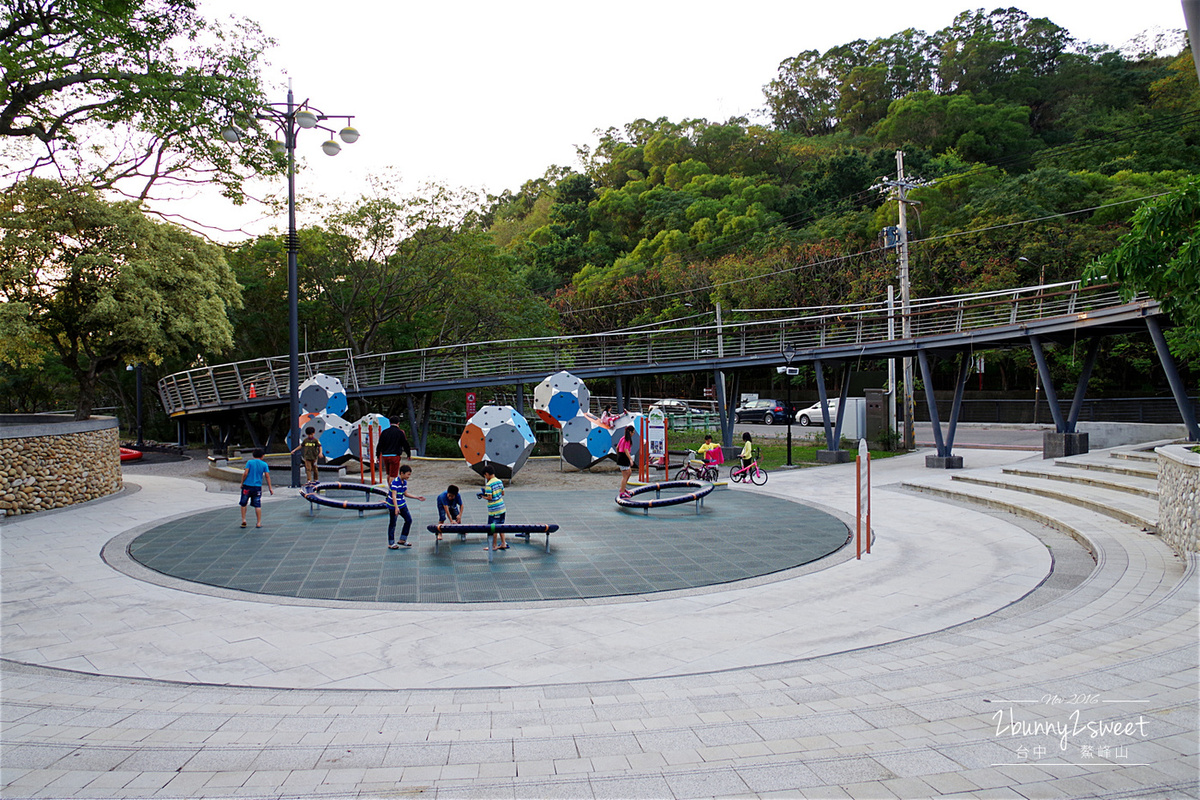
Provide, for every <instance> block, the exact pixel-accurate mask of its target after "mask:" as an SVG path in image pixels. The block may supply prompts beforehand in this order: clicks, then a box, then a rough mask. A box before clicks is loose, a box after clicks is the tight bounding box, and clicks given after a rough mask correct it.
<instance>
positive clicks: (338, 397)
mask: <svg viewBox="0 0 1200 800" xmlns="http://www.w3.org/2000/svg"><path fill="white" fill-rule="evenodd" d="M348 405H349V402H348V401H347V399H346V389H345V387H343V386H342V382H341V381H339V380H338V379H337V378H335V377H333V376H332V375H325V374H324V373H320V372H318V373H317V374H316V375H313V376H312V377H311V378H309V379H308V380H306V381H305V382H304V383H302V384H300V406H301V408H303V409H304V410H305V411H307V412H308V413H309V414H319V413H321V412H322V411H324V412H325V413H327V414H337V415H338V416H341V415H342V414H345V413H346V408H347V407H348Z"/></svg>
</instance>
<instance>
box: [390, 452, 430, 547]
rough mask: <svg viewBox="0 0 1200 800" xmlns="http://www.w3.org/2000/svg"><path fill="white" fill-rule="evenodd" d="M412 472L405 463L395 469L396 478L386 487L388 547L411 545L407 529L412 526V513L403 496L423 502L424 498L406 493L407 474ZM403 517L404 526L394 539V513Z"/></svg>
mask: <svg viewBox="0 0 1200 800" xmlns="http://www.w3.org/2000/svg"><path fill="white" fill-rule="evenodd" d="M411 474H412V467H410V466H408V465H407V464H405V465H404V466H402V467H400V468H399V469H398V470H397V475H396V479H395V480H394V481H392V483H391V485H390V486H389V487H388V497H387V507H388V549H389V550H399V549H400V548H401V547H412V545H411V544H409V543H408V531H409V528H411V527H412V521H413V520H412V514H410V513H409V511H408V503H407V502H406V500H405V498H408V497H411V498H412V499H413V500H420V501H421V502H422V503H424V502H425V498H424V497H421V496H420V495H415V494H409V493H408V476H409V475H411ZM397 514H399V515H400V516H402V517H404V528H403V529H402V530H401V531H400V541H399V542H397V541H396V515H397Z"/></svg>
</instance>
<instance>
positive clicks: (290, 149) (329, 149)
mask: <svg viewBox="0 0 1200 800" xmlns="http://www.w3.org/2000/svg"><path fill="white" fill-rule="evenodd" d="M254 117H255V119H260V120H265V121H267V122H271V123H273V124H274V125H275V127H276V129H277V130H278V131H279V133H280V134H282V136H283V142H282V143H280V142H278V141H272V142H271V149H272V151H273V152H276V153H280V152H286V153H287V179H288V235H287V264H288V414H289V415H290V417H291V421H290V423H289V429H290V430H291V441H292V443H293V444H298V443H299V442H300V440H301V438H302V437H301V432H300V281H299V277H298V268H297V263H296V261H297V254H298V253H299V252H300V237H299V235H298V234H297V233H296V134H298V133H299V129H300V128H320V129H321V130H323V131H326V132H328V133H329V139H328V141H326V142H324V143H323V144H322V145H321V150H323V151H324V152H325V155H328V156H336V155H337V154H338V153H340V152H341V150H342V146H341V145H340V144H338V142H337V140H336V139H334V138H333V133H334V132H333V130H332V129H330V128H326V127H325V126H324V125H321V124H320V123H321V121H322V120H326V119H332V118H336V119H344V120H346V127H344V128H342V129H341V130H340V131H338V133H337V135H338V138H340V139H341V140H342V141H343V142H345V143H346V144H353V143H354V142H356V141H358V136H359V133H358V131H357V130H356V129H355V128H353V127H351V125H350V122H351V121H352V120H353V119H354V117H353V116H351V115H348V114H325V113H323V112H321V111H320V110H319V109H317V108H314V107H313V106H311V105H310V104H309V102H308V101H307V100H305V101H304V102H303V103H301V104H300V105H296V100H295V95H294V94H293V93H292V87H291V84H290V82H289V84H288V93H287V102H286V103H270V104H268V105H266V106H264V107H263V108H261V109H259V110H257V111H256V112H255V114H254ZM243 135H244V134H243V132H242V131H241V130H239V129H238V128H237V126H236V125H234V124H233V123H230V124H229V125H227V126H226V127H225V129H224V130H222V131H221V136H222V137H223V138H224V139H225V140H226V141H228V142H231V143H234V142H238V141H241V139H242V136H243ZM302 474H303V472H302V471H301V466H300V453H299V451H296V452H293V453H292V486H293V487H298V486H301V485H302V483H303V482H302V480H301V475H302Z"/></svg>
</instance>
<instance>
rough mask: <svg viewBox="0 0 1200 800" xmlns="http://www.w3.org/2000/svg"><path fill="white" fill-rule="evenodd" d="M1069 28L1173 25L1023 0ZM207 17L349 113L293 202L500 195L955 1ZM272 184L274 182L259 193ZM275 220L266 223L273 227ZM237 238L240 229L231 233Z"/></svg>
mask: <svg viewBox="0 0 1200 800" xmlns="http://www.w3.org/2000/svg"><path fill="white" fill-rule="evenodd" d="M1004 5H1005V6H1008V5H1017V6H1018V7H1020V8H1021V9H1023V10H1024V11H1026V12H1027V13H1029V14H1031V15H1032V16H1036V17H1048V18H1049V19H1050V20H1052V21H1053V22H1055V23H1057V24H1058V25H1061V26H1063V27H1065V28H1066V29H1067V30H1068V31H1070V32H1071V33H1072V34H1073V35H1074V36H1076V37H1077V38H1079V39H1083V40H1087V41H1091V42H1095V43H1105V44H1110V45H1114V46H1120V45H1122V44H1124V43H1126V42H1127V41H1128V40H1129V39H1131V38H1132V37H1135V36H1137V35H1138V34H1140V33H1142V32H1143V31H1146V30H1147V29H1153V28H1155V27H1157V28H1161V29H1164V30H1169V29H1181V28H1183V27H1184V20H1183V12H1182V10H1181V5H1180V3H1179V0H1148V1H1147V2H1142V3H1130V2H1117V1H1116V0H1092V1H1091V2H1088V1H1087V0H1025V2H1017V1H1016V0H1013V1H1012V2H1009V3H1005V4H1004ZM199 6H200V10H201V13H203V14H204V15H205V16H206V17H208V18H210V19H221V18H225V17H227V16H229V15H231V14H238V15H242V16H248V17H250V18H252V19H255V20H257V21H258V22H259V23H260V24H261V25H262V27H263V29H264V31H265V32H266V33H267V34H268V35H269V36H271V37H273V38H274V39H276V41H277V42H278V45H277V46H276V47H275V48H274V49H273V50H271V51H270V52H269V53H268V56H267V58H268V61H269V62H270V66H269V67H268V69H267V73H266V78H267V81H268V84H269V85H272V86H275V87H278V88H277V89H276V92H275V94H278V98H277V99H278V100H280V101H282V100H284V99H285V98H286V81H287V78H288V77H290V78H291V79H292V80H293V84H294V87H295V91H296V95H297V99H298V100H299V99H304V98H309V99H311V101H312V103H313V105H315V106H316V107H318V108H320V109H322V110H323V111H325V112H326V113H332V114H353V115H355V120H354V124H355V126H356V127H357V128H358V129H359V131H360V132H361V133H362V138H361V139H360V140H359V141H358V142H357V143H356V144H354V145H348V146H345V147H344V149H343V151H342V152H341V153H340V154H339V155H337V156H336V157H333V158H330V157H327V156H325V155H323V154H322V153H321V152H320V144H321V141H322V139H323V137H322V136H320V135H319V133H320V132H319V131H308V132H305V133H303V134H301V136H300V138H299V145H298V151H299V152H300V153H301V154H303V155H304V156H305V158H306V161H307V164H308V168H307V169H305V170H304V171H303V172H302V173H300V175H299V176H298V178H297V191H298V192H299V193H300V194H301V195H323V196H335V197H344V198H346V199H353V198H354V197H356V196H358V195H359V194H361V193H362V192H363V191H364V187H365V182H366V180H367V177H368V176H370V175H372V174H379V173H382V172H383V171H385V170H392V171H394V173H395V174H397V175H398V176H400V177H401V178H402V179H403V182H404V184H403V185H404V187H405V188H408V189H415V188H416V187H417V186H419V185H420V184H421V183H422V182H425V181H430V180H433V181H441V182H445V183H448V184H450V185H452V186H463V187H470V188H473V189H482V190H486V191H490V192H492V193H499V192H500V191H502V190H504V189H517V188H519V187H520V185H521V184H522V183H523V182H524V181H526V180H528V179H530V178H535V177H538V176H540V175H542V173H544V172H545V171H546V168H547V167H549V166H550V165H552V164H559V165H564V166H575V167H577V166H578V163H577V160H576V155H575V147H576V145H591V144H594V143H595V141H596V136H595V134H594V131H595V130H596V129H605V128H608V127H614V126H615V127H620V126H622V125H624V124H625V123H627V122H631V121H633V120H635V119H637V118H639V117H646V118H650V119H653V118H657V117H662V116H665V117H668V118H670V119H672V120H681V119H684V118H692V117H703V118H706V119H709V120H724V119H727V118H729V117H731V116H738V115H746V116H750V115H753V114H754V113H755V112H756V111H758V110H760V109H761V108H762V107H763V105H764V100H763V95H762V87H763V86H764V85H765V84H766V83H768V82H769V81H770V80H771V79H772V78H774V77H775V74H776V70H777V68H778V66H779V62H781V61H783V60H784V59H786V58H789V57H791V56H794V55H795V54H797V53H799V52H800V51H802V50H810V49H815V50H821V51H823V50H825V49H827V48H829V47H832V46H833V45H836V44H842V43H845V42H848V41H852V40H854V39H859V38H862V39H872V38H875V37H878V36H888V35H891V34H893V33H896V32H897V31H900V30H903V29H905V28H909V27H913V28H918V29H921V30H925V31H929V32H932V31H935V30H938V29H939V28H942V27H945V26H946V25H948V24H949V23H950V22H951V21H952V20H953V18H954V16H955V15H956V14H958V13H959V12H961V11H964V10H966V9H969V8H972V7H975V4H973V3H971V2H969V0H922V2H920V3H897V2H884V0H857V2H855V1H854V0H851V2H828V0H791V2H776V0H769V1H763V2H755V1H754V0H750V2H744V3H738V4H734V3H730V2H720V3H717V2H710V0H691V2H676V1H674V0H672V1H671V2H661V1H659V0H640V2H630V1H629V0H612V1H611V2H608V3H603V4H602V3H587V4H583V3H577V2H571V0H557V2H549V1H547V0H527V1H525V0H517V1H516V2H508V3H504V2H494V1H493V2H479V1H478V0H440V2H437V1H435V2H429V0H425V2H421V3H413V2H406V1H405V0H401V2H371V0H350V2H330V0H326V2H322V3H315V2H311V0H298V1H297V0H286V1H285V0H251V1H250V2H246V0H240V1H239V0H200V3H199ZM268 188H273V187H268ZM181 210H186V211H187V212H188V213H189V215H192V216H199V217H202V218H203V219H204V220H206V221H210V222H212V223H215V224H217V225H219V226H222V227H243V228H245V229H248V230H250V231H251V232H253V233H263V232H266V231H267V230H269V229H270V228H272V227H274V226H276V224H277V222H276V220H274V219H261V215H262V210H261V208H259V209H251V208H249V207H244V208H241V209H234V208H233V207H232V206H230V205H229V204H227V203H224V202H223V201H222V202H214V201H206V202H204V203H202V204H193V205H192V206H191V207H189V208H186V209H184V208H183V207H182V206H181ZM284 222H285V221H280V222H279V223H278V225H279V226H282V224H284ZM239 238H240V237H239Z"/></svg>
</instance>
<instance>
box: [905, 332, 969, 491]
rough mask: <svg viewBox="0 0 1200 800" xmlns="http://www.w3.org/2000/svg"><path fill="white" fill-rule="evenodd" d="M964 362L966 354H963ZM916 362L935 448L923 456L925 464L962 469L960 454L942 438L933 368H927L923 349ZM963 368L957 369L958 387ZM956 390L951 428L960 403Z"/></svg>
mask: <svg viewBox="0 0 1200 800" xmlns="http://www.w3.org/2000/svg"><path fill="white" fill-rule="evenodd" d="M963 358H964V363H965V360H966V356H965V355H964V357H963ZM917 362H918V363H919V364H920V365H921V380H922V381H923V382H924V384H925V402H926V403H927V404H928V405H929V423H930V425H931V426H932V427H933V443H934V447H935V448H936V449H937V455H933V456H925V466H926V467H928V468H930V469H962V466H963V460H962V456H956V455H952V454H951V451H950V445H949V444H947V443H946V440H945V439H943V438H942V422H941V419H939V417H938V410H937V399H936V398H935V397H934V394H933V370H932V369H930V368H929V354H928V353H926V352H925V351H924V350H918V351H917ZM962 376H963V370H960V371H959V381H958V383H959V387H961V386H962V385H963V382H964V381H963V378H962ZM957 393H958V390H957V389H956V392H955V395H956V397H955V404H954V405H955V407H954V409H952V410H951V412H950V416H951V419H952V420H953V422H952V424H951V429H952V430H953V428H954V427H956V425H957V422H958V420H957V419H956V418H955V413H956V411H957V408H958V406H959V405H960V404H959V402H958V399H957ZM952 443H953V440H951V444H952Z"/></svg>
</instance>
